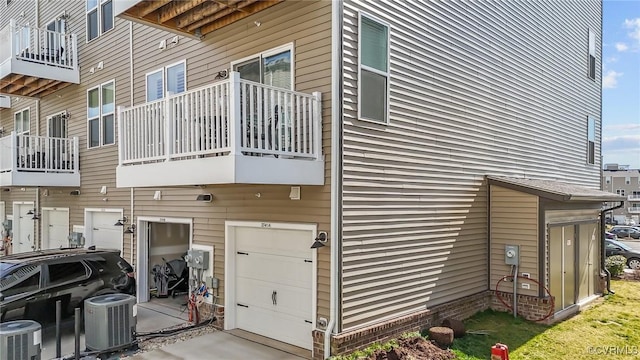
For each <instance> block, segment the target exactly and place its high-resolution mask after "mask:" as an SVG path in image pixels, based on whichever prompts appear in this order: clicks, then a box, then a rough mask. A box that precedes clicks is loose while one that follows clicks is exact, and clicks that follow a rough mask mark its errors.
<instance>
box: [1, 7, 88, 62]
mask: <svg viewBox="0 0 640 360" xmlns="http://www.w3.org/2000/svg"><path fill="white" fill-rule="evenodd" d="M0 42H2V43H3V44H6V45H4V46H6V47H5V49H6V50H9V49H10V51H2V52H0V64H2V63H4V62H5V61H6V60H7V59H9V58H11V57H15V58H16V59H19V60H24V61H29V62H33V63H39V64H44V65H50V66H56V67H59V68H64V69H76V70H77V69H78V58H77V56H76V54H77V52H78V49H77V39H76V35H75V34H67V33H61V32H56V31H51V30H47V29H40V28H37V27H33V26H28V25H18V24H17V23H16V21H15V20H14V19H11V20H10V22H9V25H8V26H6V27H5V28H4V29H2V31H0Z"/></svg>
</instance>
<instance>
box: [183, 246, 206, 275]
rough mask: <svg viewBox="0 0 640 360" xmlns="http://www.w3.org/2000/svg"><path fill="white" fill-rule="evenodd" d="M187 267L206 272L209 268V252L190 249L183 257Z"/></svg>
mask: <svg viewBox="0 0 640 360" xmlns="http://www.w3.org/2000/svg"><path fill="white" fill-rule="evenodd" d="M184 260H185V261H186V262H187V266H188V267H190V268H193V269H201V270H207V269H208V268H209V252H208V251H204V250H194V249H190V250H188V251H187V256H185V257H184Z"/></svg>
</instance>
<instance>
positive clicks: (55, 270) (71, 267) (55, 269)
mask: <svg viewBox="0 0 640 360" xmlns="http://www.w3.org/2000/svg"><path fill="white" fill-rule="evenodd" d="M86 277H87V268H86V267H85V266H84V265H83V264H82V262H79V261H76V262H70V263H62V264H52V265H49V284H51V285H59V284H64V283H67V282H70V281H74V280H82V279H85V278H86Z"/></svg>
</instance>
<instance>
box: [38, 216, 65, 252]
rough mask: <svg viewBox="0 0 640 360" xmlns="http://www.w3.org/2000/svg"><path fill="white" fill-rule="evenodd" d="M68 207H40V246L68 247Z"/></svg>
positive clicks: (46, 247)
mask: <svg viewBox="0 0 640 360" xmlns="http://www.w3.org/2000/svg"><path fill="white" fill-rule="evenodd" d="M68 237H69V209H68V208H43V209H42V248H43V249H59V248H62V247H69V239H68Z"/></svg>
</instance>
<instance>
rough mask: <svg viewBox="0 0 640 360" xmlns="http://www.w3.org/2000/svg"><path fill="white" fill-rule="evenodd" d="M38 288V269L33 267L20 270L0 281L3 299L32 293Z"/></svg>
mask: <svg viewBox="0 0 640 360" xmlns="http://www.w3.org/2000/svg"><path fill="white" fill-rule="evenodd" d="M39 288H40V267H39V266H35V265H31V266H25V267H23V268H20V269H18V270H16V271H15V272H13V273H11V274H9V275H7V276H4V277H3V278H2V279H1V280H0V290H1V291H2V295H4V296H5V297H10V296H13V295H16V294H23V293H29V292H33V291H36V290H38V289H39Z"/></svg>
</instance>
